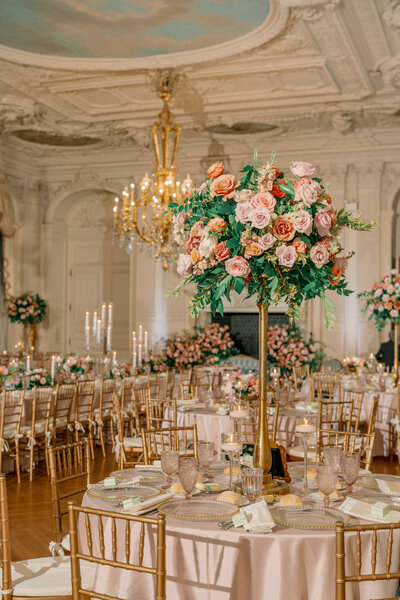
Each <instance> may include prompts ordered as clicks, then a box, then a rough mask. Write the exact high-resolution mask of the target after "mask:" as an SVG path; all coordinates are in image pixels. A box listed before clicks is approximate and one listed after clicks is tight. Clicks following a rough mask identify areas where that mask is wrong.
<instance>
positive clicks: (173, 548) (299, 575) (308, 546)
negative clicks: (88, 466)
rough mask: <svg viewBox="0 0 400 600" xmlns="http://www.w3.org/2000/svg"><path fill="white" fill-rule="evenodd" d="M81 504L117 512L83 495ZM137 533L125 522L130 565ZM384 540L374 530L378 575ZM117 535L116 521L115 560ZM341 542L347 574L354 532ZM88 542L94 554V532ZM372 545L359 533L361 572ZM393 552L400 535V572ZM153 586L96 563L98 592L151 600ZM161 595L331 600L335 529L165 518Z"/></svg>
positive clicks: (204, 599)
mask: <svg viewBox="0 0 400 600" xmlns="http://www.w3.org/2000/svg"><path fill="white" fill-rule="evenodd" d="M298 485H299V484H298ZM292 491H296V490H295V489H294V490H293V489H292ZM307 503H308V501H307ZM83 505H84V506H87V507H91V508H95V509H104V510H120V509H116V508H115V507H114V506H112V505H110V503H108V502H106V501H104V500H100V499H97V498H93V497H91V496H89V495H88V494H86V495H85V496H84V499H83ZM352 520H353V522H357V520H356V519H352ZM109 521H110V519H108V518H105V519H104V522H103V527H104V535H105V540H106V544H105V546H106V550H105V552H106V557H107V554H109V555H110V556H111V554H110V553H111V546H112V539H111V537H112V536H111V524H110V522H109ZM80 525H81V526H79V528H78V534H79V540H80V547H81V549H82V551H83V552H85V550H86V549H87V546H86V541H85V534H84V532H85V527H84V523H83V522H82V523H80ZM146 528H147V529H146V542H145V548H144V560H143V565H144V566H150V565H151V564H153V565H154V561H155V552H156V529H155V526H154V525H146ZM139 530H140V526H138V525H132V529H131V536H132V546H131V548H132V550H131V557H130V559H131V560H132V561H133V562H135V561H137V558H138V552H137V546H138V544H139ZM387 535H388V534H387V532H384V531H381V532H378V556H377V566H376V569H377V572H379V570H383V571H385V564H386V562H385V561H386V542H387ZM124 536H125V528H124V526H123V524H122V521H121V522H120V525H118V520H117V541H118V543H117V546H118V547H119V549H118V553H119V554H117V557H118V556H120V558H121V559H122V560H123V557H124V552H125V546H124V540H125V538H124ZM345 541H346V555H347V558H346V563H347V564H348V565H349V567H351V569H352V571H353V572H354V570H355V556H356V534H355V533H353V532H352V533H351V534H348V535H347V536H346V537H345ZM92 542H93V544H94V548H95V551H96V552H97V551H99V549H98V540H96V537H95V535H94V538H93V540H92ZM96 544H97V547H96ZM371 545H372V533H366V534H363V543H362V548H363V569H369V568H370V557H371ZM399 551H400V530H395V531H394V536H393V553H392V570H396V569H397V570H399V567H400V559H399V556H400V553H399ZM397 587H398V581H396V580H392V581H376V582H362V583H350V584H347V588H346V599H347V600H365V599H368V598H392V597H394V596H395V594H396V591H397ZM154 589H155V588H154V580H153V577H152V576H149V575H147V576H146V575H145V574H141V573H137V572H132V571H127V570H123V569H116V568H114V567H109V566H104V565H97V575H96V577H95V586H94V590H95V591H97V592H100V593H103V594H110V595H112V596H118V597H119V598H121V599H122V600H153V598H154ZM166 596H167V599H168V600H289V599H290V600H322V598H323V599H324V600H334V599H335V530H334V529H325V530H318V529H312V530H311V529H309V530H307V529H295V528H289V527H287V526H283V525H276V526H275V528H274V529H273V530H272V532H270V533H265V534H263V533H249V532H248V531H246V530H245V529H243V527H240V528H231V529H227V530H224V529H222V528H220V527H219V526H218V524H217V523H216V522H204V521H203V522H196V521H193V522H188V521H184V520H179V519H177V518H173V517H170V516H167V518H166Z"/></svg>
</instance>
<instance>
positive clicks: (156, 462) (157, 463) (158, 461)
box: [153, 460, 161, 468]
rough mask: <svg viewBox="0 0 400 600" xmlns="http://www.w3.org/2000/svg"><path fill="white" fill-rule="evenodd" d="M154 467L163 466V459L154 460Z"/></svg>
mask: <svg viewBox="0 0 400 600" xmlns="http://www.w3.org/2000/svg"><path fill="white" fill-rule="evenodd" d="M153 467H160V468H161V460H153Z"/></svg>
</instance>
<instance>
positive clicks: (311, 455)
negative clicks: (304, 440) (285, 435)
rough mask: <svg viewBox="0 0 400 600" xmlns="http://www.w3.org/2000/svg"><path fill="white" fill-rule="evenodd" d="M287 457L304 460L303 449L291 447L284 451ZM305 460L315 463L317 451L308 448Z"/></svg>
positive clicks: (301, 447) (313, 448) (310, 447)
mask: <svg viewBox="0 0 400 600" xmlns="http://www.w3.org/2000/svg"><path fill="white" fill-rule="evenodd" d="M286 454H287V456H294V457H295V458H304V449H303V445H301V446H292V447H291V448H289V449H288V450H286ZM307 459H308V460H309V461H311V462H316V460H317V450H316V448H315V446H314V447H312V446H309V448H308V452H307Z"/></svg>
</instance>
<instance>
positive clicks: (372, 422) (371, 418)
mask: <svg viewBox="0 0 400 600" xmlns="http://www.w3.org/2000/svg"><path fill="white" fill-rule="evenodd" d="M378 406H379V396H374V397H373V398H372V404H371V410H370V412H369V419H368V426H367V433H368V434H371V433H374V431H375V422H376V415H377V412H378Z"/></svg>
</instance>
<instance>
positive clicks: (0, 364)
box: [0, 356, 16, 387]
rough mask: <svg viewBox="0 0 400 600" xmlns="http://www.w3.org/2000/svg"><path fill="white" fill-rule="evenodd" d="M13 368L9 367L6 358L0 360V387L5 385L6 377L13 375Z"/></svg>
mask: <svg viewBox="0 0 400 600" xmlns="http://www.w3.org/2000/svg"><path fill="white" fill-rule="evenodd" d="M15 370H16V369H15V367H10V363H9V360H8V358H5V357H4V356H3V357H2V358H0V387H1V386H2V385H3V384H4V383H5V381H6V379H7V377H10V376H11V375H13V373H15Z"/></svg>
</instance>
